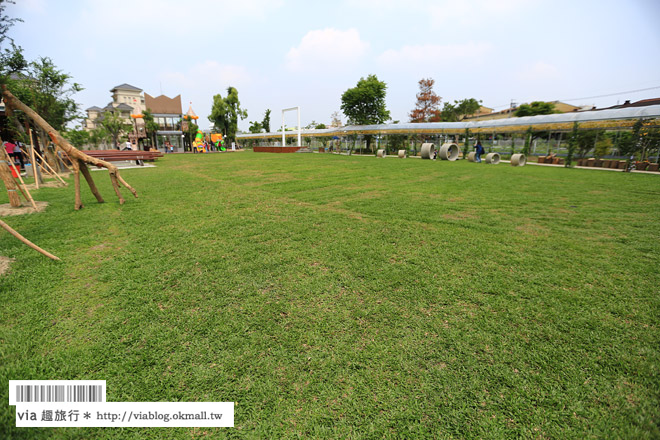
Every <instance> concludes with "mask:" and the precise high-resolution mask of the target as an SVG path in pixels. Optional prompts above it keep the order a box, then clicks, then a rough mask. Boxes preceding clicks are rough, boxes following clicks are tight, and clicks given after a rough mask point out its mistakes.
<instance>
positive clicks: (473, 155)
mask: <svg viewBox="0 0 660 440" xmlns="http://www.w3.org/2000/svg"><path fill="white" fill-rule="evenodd" d="M476 161H477V153H476V152H474V151H471V152H469V153H468V162H476Z"/></svg>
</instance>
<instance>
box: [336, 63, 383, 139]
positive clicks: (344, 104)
mask: <svg viewBox="0 0 660 440" xmlns="http://www.w3.org/2000/svg"><path fill="white" fill-rule="evenodd" d="M386 90H387V84H385V83H384V82H383V81H379V80H378V78H377V77H376V75H369V76H368V77H367V78H366V79H365V78H360V80H359V81H358V83H357V85H356V86H355V87H353V88H351V89H348V90H346V91H345V92H344V94H343V95H342V96H341V109H342V111H343V112H344V114H345V115H346V117H347V118H348V123H349V124H356V125H369V124H382V123H383V122H385V121H387V120H388V119H389V118H390V112H389V111H388V110H387V109H386V108H385V95H386ZM365 139H366V141H367V148H370V146H371V139H372V135H365Z"/></svg>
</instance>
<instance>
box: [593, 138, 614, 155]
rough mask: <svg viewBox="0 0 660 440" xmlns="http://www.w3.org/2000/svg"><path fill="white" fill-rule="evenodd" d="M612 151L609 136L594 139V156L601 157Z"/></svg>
mask: <svg viewBox="0 0 660 440" xmlns="http://www.w3.org/2000/svg"><path fill="white" fill-rule="evenodd" d="M611 152H612V138H611V137H609V136H602V137H601V138H600V139H598V140H597V141H596V146H595V147H594V156H596V157H603V156H607V155H608V154H610V153H611Z"/></svg>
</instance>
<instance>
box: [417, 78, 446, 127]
mask: <svg viewBox="0 0 660 440" xmlns="http://www.w3.org/2000/svg"><path fill="white" fill-rule="evenodd" d="M434 83H435V80H434V79H433V78H427V79H423V78H422V79H420V80H419V93H417V102H416V103H415V108H414V109H413V110H412V111H411V112H410V122H438V121H440V120H441V115H440V113H441V112H440V108H439V106H440V101H442V98H441V97H440V96H438V95H436V93H435V92H434V91H433V84H434Z"/></svg>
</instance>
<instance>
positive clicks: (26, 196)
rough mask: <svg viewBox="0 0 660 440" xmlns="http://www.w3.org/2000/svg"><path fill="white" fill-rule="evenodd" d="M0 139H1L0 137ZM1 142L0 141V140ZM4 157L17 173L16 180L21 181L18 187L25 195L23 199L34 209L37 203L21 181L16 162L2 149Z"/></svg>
mask: <svg viewBox="0 0 660 440" xmlns="http://www.w3.org/2000/svg"><path fill="white" fill-rule="evenodd" d="M0 141H2V139H0ZM0 143H2V142H0ZM4 153H5V157H6V158H7V161H8V162H9V163H11V166H12V167H13V168H14V170H16V174H17V175H18V180H19V181H20V182H21V183H20V185H18V189H20V190H21V192H22V193H23V197H25V200H26V201H28V202H30V203H31V204H32V207H33V208H34V209H35V210H36V209H37V204H36V203H34V199H33V198H32V194H30V191H28V189H27V187H26V186H25V182H23V178H22V177H21V170H19V169H18V167H17V166H16V164H15V163H14V162H13V161H12V160H11V157H9V154H7V152H6V151H4Z"/></svg>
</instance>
